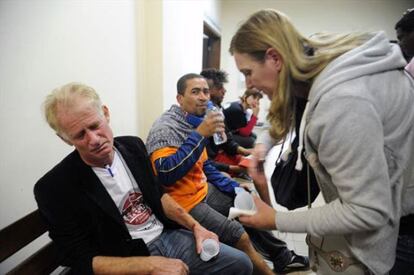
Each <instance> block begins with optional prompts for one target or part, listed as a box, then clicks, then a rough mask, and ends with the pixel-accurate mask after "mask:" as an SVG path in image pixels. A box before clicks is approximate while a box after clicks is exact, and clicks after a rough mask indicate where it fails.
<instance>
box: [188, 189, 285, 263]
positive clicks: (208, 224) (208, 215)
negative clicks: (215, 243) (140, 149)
mask: <svg viewBox="0 0 414 275" xmlns="http://www.w3.org/2000/svg"><path fill="white" fill-rule="evenodd" d="M233 204H234V198H233V197H231V196H229V195H226V194H224V193H223V192H221V191H220V190H218V189H217V188H216V187H215V186H214V185H212V184H210V183H209V184H208V193H207V196H206V198H205V200H204V201H202V202H200V203H199V204H198V205H196V206H195V207H194V208H193V209H192V210H191V211H190V215H191V216H193V218H194V219H196V220H197V221H198V222H199V223H200V224H201V225H202V226H204V227H205V228H207V229H208V230H210V231H212V232H214V233H216V234H217V235H218V236H219V238H220V241H222V242H223V243H225V244H228V245H230V246H234V245H235V244H236V243H237V242H238V240H239V239H240V237H241V235H242V234H243V233H244V232H247V234H248V235H249V237H250V240H251V241H252V244H253V246H254V248H255V249H256V250H257V251H258V252H259V253H260V254H261V255H262V256H263V257H264V258H265V259H267V260H269V261H272V262H273V265H274V266H275V268H277V269H283V267H285V266H286V265H287V264H288V263H289V262H290V259H291V258H292V252H291V251H290V250H289V249H288V248H287V246H286V243H285V242H284V241H282V240H279V239H276V238H275V237H274V236H273V235H272V233H271V232H270V231H264V230H259V229H254V228H249V227H245V228H243V227H242V225H241V224H240V223H239V222H236V221H230V220H228V219H227V216H228V214H229V209H230V207H232V206H233Z"/></svg>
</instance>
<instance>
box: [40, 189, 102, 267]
mask: <svg viewBox="0 0 414 275" xmlns="http://www.w3.org/2000/svg"><path fill="white" fill-rule="evenodd" d="M53 183H56V182H53ZM41 189H42V188H40V187H39V184H37V185H36V186H35V190H34V193H35V198H36V201H37V204H38V207H39V211H40V214H41V216H42V218H43V220H44V221H45V222H46V224H47V227H48V230H49V236H50V238H51V239H52V240H53V241H54V242H55V243H56V245H57V246H58V248H59V251H60V252H61V253H63V255H64V256H65V258H64V261H63V264H64V265H68V266H70V267H71V268H72V271H73V274H93V269H92V259H93V257H95V256H97V255H98V246H97V244H96V243H95V242H94V241H93V236H91V235H90V233H88V232H87V231H86V230H85V224H80V223H81V222H80V220H79V218H78V216H79V215H78V214H77V213H76V206H73V205H72V204H70V203H68V196H70V194H62V193H64V191H62V192H50V190H48V191H47V192H46V191H45V190H41ZM57 200H59V201H57Z"/></svg>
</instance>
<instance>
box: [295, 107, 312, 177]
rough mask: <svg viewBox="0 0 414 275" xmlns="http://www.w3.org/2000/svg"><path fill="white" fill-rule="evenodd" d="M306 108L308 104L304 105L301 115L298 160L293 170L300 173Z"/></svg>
mask: <svg viewBox="0 0 414 275" xmlns="http://www.w3.org/2000/svg"><path fill="white" fill-rule="evenodd" d="M308 107H309V102H307V103H306V106H305V110H304V111H303V114H302V119H301V120H300V127H299V147H298V159H297V160H296V165H295V169H296V170H298V171H302V168H303V162H302V151H303V145H304V136H305V126H306V125H305V124H306V116H307V114H308Z"/></svg>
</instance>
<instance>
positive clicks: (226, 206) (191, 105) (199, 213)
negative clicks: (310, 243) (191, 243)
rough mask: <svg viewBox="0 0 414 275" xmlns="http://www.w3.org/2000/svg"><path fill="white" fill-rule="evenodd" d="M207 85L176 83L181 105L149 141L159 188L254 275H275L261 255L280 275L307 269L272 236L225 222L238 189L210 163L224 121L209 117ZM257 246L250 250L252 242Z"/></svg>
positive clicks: (198, 80) (195, 78)
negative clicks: (242, 256)
mask: <svg viewBox="0 0 414 275" xmlns="http://www.w3.org/2000/svg"><path fill="white" fill-rule="evenodd" d="M209 99H210V94H209V85H208V84H207V81H206V79H205V78H204V77H203V76H201V75H198V74H192V73H190V74H186V75H184V76H182V77H181V78H180V79H179V80H178V82H177V101H178V103H179V106H177V105H172V106H171V108H170V109H169V110H168V111H166V112H164V113H163V114H162V115H161V117H160V118H159V119H157V120H156V121H155V122H154V124H153V126H152V128H151V130H150V133H149V135H148V139H147V143H146V145H147V149H148V152H149V154H150V158H151V161H152V164H153V167H154V170H155V171H156V173H157V175H158V177H159V179H160V183H161V184H162V186H163V188H164V189H165V190H166V192H167V193H168V194H170V195H171V197H172V198H173V199H174V200H176V202H177V203H178V204H180V205H181V206H182V207H183V208H184V209H185V210H186V211H187V212H189V213H190V215H191V216H193V217H194V218H195V219H196V220H197V221H198V222H199V223H200V224H202V225H203V226H204V227H206V228H207V229H209V230H211V231H213V232H215V233H216V234H218V235H219V236H220V238H221V239H220V240H221V241H222V242H224V243H225V244H228V245H231V246H234V247H236V248H238V249H241V250H242V251H244V252H245V253H246V254H247V255H249V257H250V259H251V261H252V263H253V266H254V271H255V273H256V274H272V271H271V269H270V268H269V267H268V266H267V264H266V263H265V262H264V260H263V258H262V257H261V255H260V254H259V253H258V252H257V251H256V250H255V247H258V249H259V248H260V252H261V253H262V254H264V255H265V256H266V258H267V259H269V260H270V261H272V262H273V265H274V269H275V270H276V271H277V272H282V271H286V270H290V269H292V268H294V267H299V268H307V267H308V259H307V257H303V256H299V255H296V254H295V253H294V252H293V251H291V250H289V249H288V248H287V246H286V243H284V242H283V241H281V240H278V239H276V238H274V237H273V235H272V234H271V233H270V232H267V231H262V230H256V229H251V228H246V229H245V228H243V227H242V225H241V224H240V223H239V222H237V221H235V220H229V219H227V216H228V214H229V210H230V207H232V206H233V205H234V196H235V187H239V186H240V185H239V183H237V182H236V181H234V180H232V179H231V178H229V177H226V176H224V175H223V174H222V173H221V172H219V171H218V170H217V169H216V168H215V167H214V166H213V165H212V163H211V160H209V159H208V156H207V152H206V145H207V143H208V142H209V138H210V137H211V136H212V135H213V134H214V133H215V132H217V131H222V130H223V128H224V121H223V119H222V117H221V116H220V115H219V114H218V113H214V112H211V113H209V114H208V115H206V116H205V113H206V111H207V104H208V101H209ZM251 240H252V241H253V243H254V245H255V246H253V245H252V241H251Z"/></svg>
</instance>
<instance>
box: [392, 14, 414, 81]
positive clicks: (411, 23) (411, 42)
mask: <svg viewBox="0 0 414 275" xmlns="http://www.w3.org/2000/svg"><path fill="white" fill-rule="evenodd" d="M395 31H396V32H397V39H398V43H399V44H400V47H401V50H402V52H403V54H404V57H405V59H406V60H407V62H408V65H407V66H406V67H405V69H406V70H407V71H408V72H409V73H410V74H411V75H412V76H414V60H413V56H414V8H413V9H408V10H407V11H406V12H405V13H404V14H403V17H402V18H401V19H400V20H399V21H398V22H397V23H396V24H395Z"/></svg>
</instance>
